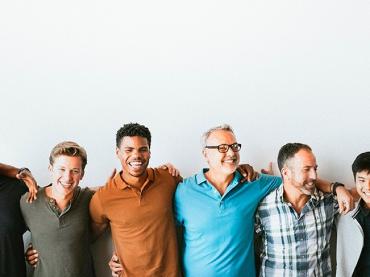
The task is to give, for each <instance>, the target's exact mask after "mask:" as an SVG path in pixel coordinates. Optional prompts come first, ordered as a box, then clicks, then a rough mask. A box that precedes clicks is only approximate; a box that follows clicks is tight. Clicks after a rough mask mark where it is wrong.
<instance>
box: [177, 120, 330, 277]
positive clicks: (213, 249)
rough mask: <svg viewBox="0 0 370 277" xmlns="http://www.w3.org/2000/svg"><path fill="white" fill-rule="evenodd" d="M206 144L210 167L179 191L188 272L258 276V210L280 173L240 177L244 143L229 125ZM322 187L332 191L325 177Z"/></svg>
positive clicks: (210, 276)
mask: <svg viewBox="0 0 370 277" xmlns="http://www.w3.org/2000/svg"><path fill="white" fill-rule="evenodd" d="M203 143H204V146H203V156H204V158H205V159H206V161H207V163H208V165H209V169H203V170H202V171H201V172H199V173H198V174H196V175H194V176H192V177H190V178H187V179H185V180H184V181H183V182H182V183H180V184H179V185H178V187H177V190H176V193H175V200H174V208H175V217H176V222H177V224H178V226H179V227H180V228H179V229H180V230H179V231H180V232H179V234H180V251H181V252H182V262H183V271H184V275H185V276H186V277H198V276H202V277H224V276H228V277H234V276H235V277H239V276H255V275H256V270H255V257H254V222H255V220H254V217H255V212H256V209H257V206H258V204H259V202H260V201H261V200H262V199H263V198H264V197H265V196H266V195H268V194H269V192H271V191H273V190H274V189H276V188H277V187H279V186H280V185H281V182H282V181H281V178H280V177H276V176H271V175H265V174H260V176H259V178H257V179H256V180H255V181H253V182H250V183H245V182H241V179H242V176H241V175H240V174H239V172H238V171H236V169H237V167H238V164H239V160H240V156H239V151H240V149H241V144H239V143H238V142H237V140H236V138H235V135H234V132H233V130H232V128H231V127H230V126H229V125H222V126H217V127H215V128H212V129H210V130H208V131H207V132H206V133H205V134H204V135H203ZM318 187H320V189H323V190H325V191H330V184H328V183H327V182H320V184H318Z"/></svg>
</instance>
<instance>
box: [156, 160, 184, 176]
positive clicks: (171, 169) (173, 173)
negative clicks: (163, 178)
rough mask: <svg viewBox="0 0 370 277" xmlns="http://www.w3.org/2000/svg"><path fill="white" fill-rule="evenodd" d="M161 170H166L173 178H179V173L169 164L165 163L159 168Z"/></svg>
mask: <svg viewBox="0 0 370 277" xmlns="http://www.w3.org/2000/svg"><path fill="white" fill-rule="evenodd" d="M160 168H161V169H164V170H168V173H170V174H171V176H173V177H178V176H180V171H179V170H178V169H177V168H176V167H175V166H174V165H173V164H171V163H166V164H164V165H161V166H160Z"/></svg>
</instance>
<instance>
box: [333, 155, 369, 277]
mask: <svg viewBox="0 0 370 277" xmlns="http://www.w3.org/2000/svg"><path fill="white" fill-rule="evenodd" d="M352 171H353V176H354V178H355V183H356V190H357V193H358V194H359V195H360V197H361V199H360V201H359V202H358V203H357V205H356V208H355V209H354V210H353V211H352V212H351V213H349V214H348V215H346V216H342V217H340V219H339V221H338V226H337V229H338V236H337V276H355V277H362V276H364V277H365V276H366V277H368V276H370V152H365V153H362V154H360V155H358V156H357V158H356V159H355V161H354V162H353V164H352Z"/></svg>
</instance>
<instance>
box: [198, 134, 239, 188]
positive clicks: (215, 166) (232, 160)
mask: <svg viewBox="0 0 370 277" xmlns="http://www.w3.org/2000/svg"><path fill="white" fill-rule="evenodd" d="M234 143H237V141H236V138H235V135H234V134H233V133H232V132H230V131H225V130H217V131H214V132H212V133H211V134H210V136H209V137H208V139H207V141H206V145H209V146H217V145H220V144H228V145H230V144H234ZM203 156H204V158H205V159H206V161H207V163H208V165H209V170H208V171H207V172H206V173H205V176H206V178H207V180H208V181H209V182H210V183H211V184H212V185H213V186H214V187H215V188H216V189H217V191H218V192H219V193H220V194H221V195H223V194H224V193H225V191H226V189H227V186H228V185H229V184H230V182H231V181H232V180H233V178H234V173H235V171H236V169H237V168H238V165H239V161H240V155H239V152H234V151H233V150H232V149H231V147H229V149H228V151H227V152H226V153H220V152H219V151H218V150H217V149H207V148H205V149H204V150H203Z"/></svg>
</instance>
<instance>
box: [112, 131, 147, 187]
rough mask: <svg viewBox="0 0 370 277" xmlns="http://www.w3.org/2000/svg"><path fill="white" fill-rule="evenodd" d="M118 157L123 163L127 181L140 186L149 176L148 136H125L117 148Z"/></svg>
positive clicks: (124, 176) (124, 175) (123, 176)
mask: <svg viewBox="0 0 370 277" xmlns="http://www.w3.org/2000/svg"><path fill="white" fill-rule="evenodd" d="M116 155H117V158H118V159H119V160H120V162H121V165H122V178H123V180H125V182H126V183H128V184H130V185H132V186H136V187H138V188H140V187H141V186H142V185H143V184H144V182H145V180H146V178H147V171H146V169H147V167H148V165H149V160H150V148H149V143H148V140H147V139H146V138H143V137H139V136H135V137H123V138H122V140H121V143H120V145H119V147H117V148H116Z"/></svg>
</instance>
